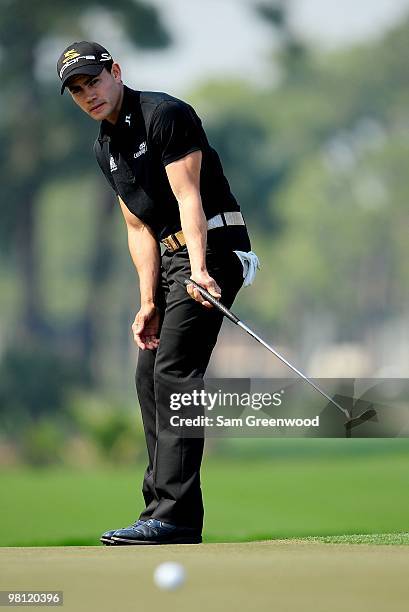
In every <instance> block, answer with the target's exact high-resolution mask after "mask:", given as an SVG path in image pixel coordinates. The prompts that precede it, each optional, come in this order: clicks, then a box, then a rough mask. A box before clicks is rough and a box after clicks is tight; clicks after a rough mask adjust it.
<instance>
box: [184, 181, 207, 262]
mask: <svg viewBox="0 0 409 612" xmlns="http://www.w3.org/2000/svg"><path fill="white" fill-rule="evenodd" d="M179 211H180V222H181V225H182V230H183V234H184V236H185V240H186V245H187V250H188V253H189V259H190V266H191V269H192V274H195V273H199V272H203V271H204V270H206V242H207V220H206V217H205V214H204V212H203V207H202V202H201V198H200V194H199V193H192V194H189V195H188V196H186V197H185V198H183V200H180V201H179Z"/></svg>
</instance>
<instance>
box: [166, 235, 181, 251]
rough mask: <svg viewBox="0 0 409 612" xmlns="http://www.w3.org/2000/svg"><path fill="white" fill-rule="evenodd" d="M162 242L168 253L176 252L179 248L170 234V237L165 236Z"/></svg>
mask: <svg viewBox="0 0 409 612" xmlns="http://www.w3.org/2000/svg"><path fill="white" fill-rule="evenodd" d="M162 242H163V244H164V245H165V247H166V248H167V249H168V251H171V252H173V251H176V250H177V249H178V248H179V246H180V245H179V244H178V243H177V241H176V240H175V238H174V236H173V234H170V236H167V238H164V239H163V240H162Z"/></svg>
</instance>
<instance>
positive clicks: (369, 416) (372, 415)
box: [345, 408, 378, 430]
mask: <svg viewBox="0 0 409 612" xmlns="http://www.w3.org/2000/svg"><path fill="white" fill-rule="evenodd" d="M377 420H378V416H377V414H376V410H375V409H374V408H369V409H368V410H365V411H364V412H362V413H361V414H360V415H358V416H357V417H354V418H353V419H349V421H347V422H346V423H345V428H346V429H347V430H350V429H352V428H353V427H356V426H357V425H360V424H361V423H365V422H366V421H377Z"/></svg>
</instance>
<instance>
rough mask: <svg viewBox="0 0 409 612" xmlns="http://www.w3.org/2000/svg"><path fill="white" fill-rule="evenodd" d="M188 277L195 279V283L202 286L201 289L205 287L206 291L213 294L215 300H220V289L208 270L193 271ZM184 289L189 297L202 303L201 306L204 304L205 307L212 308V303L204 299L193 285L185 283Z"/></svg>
mask: <svg viewBox="0 0 409 612" xmlns="http://www.w3.org/2000/svg"><path fill="white" fill-rule="evenodd" d="M190 278H191V279H192V280H193V281H195V283H197V284H198V285H200V286H201V287H203V289H206V291H208V292H209V293H210V295H213V296H214V297H215V298H216V299H217V300H220V298H221V296H222V292H221V289H220V287H219V285H218V284H217V283H216V281H215V280H214V278H212V277H211V276H210V275H209V273H208V272H200V273H195V274H192V275H191V277H190ZM186 291H187V292H188V294H189V295H190V297H192V298H193V299H194V300H196V301H197V302H199V303H200V304H202V306H204V307H205V308H213V306H212V304H211V303H210V302H208V301H207V300H205V299H204V298H203V297H202V296H201V295H200V293H199V291H198V290H197V289H195V287H194V286H193V285H187V287H186Z"/></svg>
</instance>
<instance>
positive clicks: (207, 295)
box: [184, 279, 352, 421]
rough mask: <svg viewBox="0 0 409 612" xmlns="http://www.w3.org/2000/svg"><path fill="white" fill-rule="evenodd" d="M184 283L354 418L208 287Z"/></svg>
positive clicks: (349, 415)
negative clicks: (222, 302)
mask: <svg viewBox="0 0 409 612" xmlns="http://www.w3.org/2000/svg"><path fill="white" fill-rule="evenodd" d="M184 284H185V286H187V285H193V286H194V287H195V289H197V290H198V291H199V293H200V294H201V295H202V297H204V298H205V299H206V300H207V301H208V302H210V303H211V304H213V306H215V307H216V308H217V309H218V310H220V311H221V312H222V313H223V314H224V315H225V316H226V317H228V318H229V319H230V321H232V322H233V323H235V324H236V325H238V326H239V327H241V328H242V329H244V331H245V332H247V333H248V334H249V335H250V336H251V337H252V338H254V339H255V340H257V342H260V344H262V345H263V346H264V347H265V348H266V349H267V350H269V351H270V352H271V353H273V355H275V356H276V357H277V358H278V359H279V360H280V361H282V362H283V363H285V365H286V366H288V367H289V368H290V369H291V370H292V371H293V372H295V373H296V374H297V375H298V376H300V377H301V378H302V379H303V380H305V381H306V382H307V383H308V384H309V385H311V386H312V387H313V388H314V389H315V390H316V391H318V393H320V394H321V395H322V396H323V397H325V398H326V399H327V400H328V401H329V402H331V404H333V405H334V406H335V407H336V408H338V410H340V411H341V412H342V413H343V414H344V415H345V416H346V417H347V419H348V421H350V420H351V419H352V415H351V414H350V413H349V411H348V410H347V409H346V408H343V407H342V406H340V405H339V404H338V403H337V402H336V401H335V400H333V399H332V397H330V396H329V395H328V394H327V393H325V391H324V390H323V389H321V388H320V387H319V386H318V385H317V384H316V383H315V382H314V381H312V380H311V379H310V378H308V376H306V375H305V374H303V373H302V372H301V371H300V370H298V369H297V368H296V367H295V366H293V365H292V364H291V363H290V362H289V361H287V359H285V357H283V356H282V355H280V353H279V352H278V351H276V350H275V349H274V348H273V347H272V346H270V345H269V344H267V342H265V340H263V338H260V336H258V335H257V334H256V333H255V332H254V331H253V330H252V329H250V327H248V326H247V325H246V324H245V323H243V322H242V321H240V319H239V318H238V317H237V316H236V315H235V314H233V313H232V312H231V311H230V310H229V309H228V308H226V306H224V305H223V304H221V303H220V302H219V300H217V299H216V298H215V297H213V295H211V294H210V293H209V292H208V291H206V289H203V287H201V286H200V285H198V284H197V283H195V281H193V280H190V279H186V280H185V281H184Z"/></svg>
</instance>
